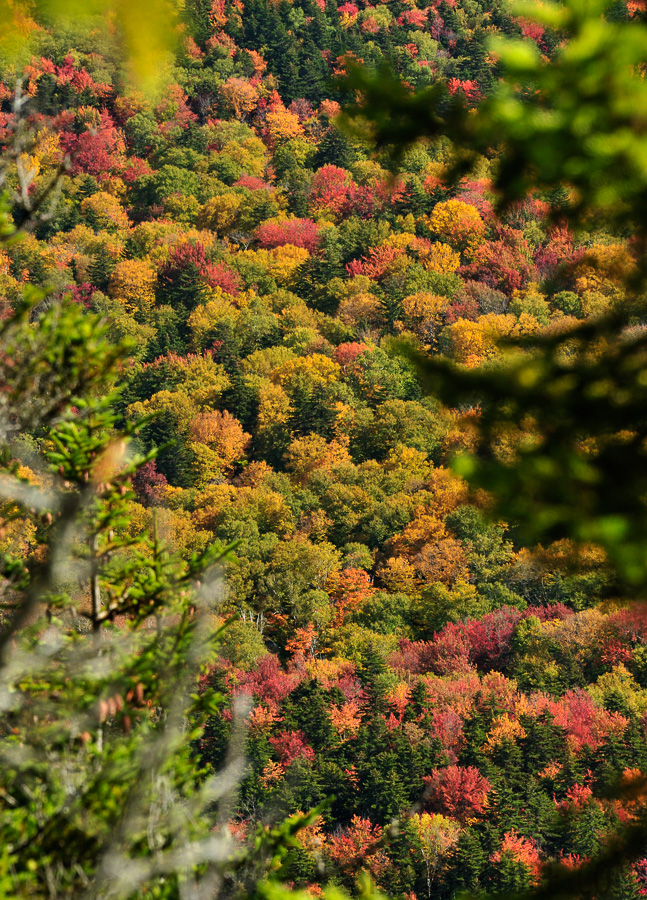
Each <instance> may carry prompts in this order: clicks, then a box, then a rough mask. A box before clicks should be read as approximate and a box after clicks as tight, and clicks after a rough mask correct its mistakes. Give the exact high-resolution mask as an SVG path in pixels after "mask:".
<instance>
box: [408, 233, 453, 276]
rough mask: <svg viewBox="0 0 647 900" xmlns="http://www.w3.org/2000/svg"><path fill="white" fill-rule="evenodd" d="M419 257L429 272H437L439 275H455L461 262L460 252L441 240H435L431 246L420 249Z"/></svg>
mask: <svg viewBox="0 0 647 900" xmlns="http://www.w3.org/2000/svg"><path fill="white" fill-rule="evenodd" d="M418 257H419V259H420V262H421V264H422V265H423V267H424V268H425V269H427V271H428V272H437V273H438V274H439V275H453V274H454V272H455V271H456V269H458V267H459V266H460V264H461V258H460V256H459V254H458V253H456V252H455V251H454V250H452V248H451V247H450V246H449V245H448V244H441V243H440V241H435V242H434V243H433V244H431V245H430V246H429V247H422V248H421V249H420V250H419V251H418Z"/></svg>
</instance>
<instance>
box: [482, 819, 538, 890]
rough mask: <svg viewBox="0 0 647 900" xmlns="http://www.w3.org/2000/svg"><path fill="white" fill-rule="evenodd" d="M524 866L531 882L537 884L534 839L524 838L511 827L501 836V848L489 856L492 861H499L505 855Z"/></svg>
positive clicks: (536, 860)
mask: <svg viewBox="0 0 647 900" xmlns="http://www.w3.org/2000/svg"><path fill="white" fill-rule="evenodd" d="M506 856H507V857H508V858H509V859H512V860H514V861H515V862H517V863H520V864H521V865H523V866H525V868H526V869H528V872H529V874H530V876H531V879H532V883H533V884H537V882H538V881H539V875H540V871H541V861H540V859H539V851H538V850H537V846H536V844H535V842H534V841H532V840H531V839H530V838H525V837H523V836H522V835H520V834H517V832H516V831H515V830H514V829H512V830H511V831H508V832H507V833H506V834H505V835H504V836H503V841H502V843H501V849H500V850H497V851H496V853H493V854H492V856H491V857H490V860H491V861H492V862H495V863H496V862H501V861H502V860H503V859H504V858H505V857H506Z"/></svg>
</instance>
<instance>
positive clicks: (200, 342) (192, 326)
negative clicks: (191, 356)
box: [187, 288, 239, 351]
mask: <svg viewBox="0 0 647 900" xmlns="http://www.w3.org/2000/svg"><path fill="white" fill-rule="evenodd" d="M210 296H211V299H210V300H209V301H208V302H207V303H205V304H203V305H202V306H196V308H195V309H194V310H193V312H192V313H191V315H190V316H189V318H188V320H187V326H188V329H189V333H190V335H191V349H192V350H197V351H201V350H203V349H204V348H205V347H206V346H207V345H208V344H209V343H210V335H211V333H212V332H213V330H214V328H215V327H216V326H217V325H219V324H224V323H226V324H228V325H230V326H231V325H233V324H234V323H235V321H236V319H237V318H238V315H239V311H238V309H237V308H236V307H235V306H234V304H233V302H232V301H231V300H230V299H229V297H228V296H227V295H226V294H223V293H222V291H221V290H220V288H215V289H214V290H213V291H212V292H211V293H210Z"/></svg>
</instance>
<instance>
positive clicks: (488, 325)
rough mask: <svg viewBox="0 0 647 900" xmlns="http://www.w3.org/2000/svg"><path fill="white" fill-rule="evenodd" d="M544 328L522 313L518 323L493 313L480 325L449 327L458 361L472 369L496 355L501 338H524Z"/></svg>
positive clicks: (465, 322) (466, 323)
mask: <svg viewBox="0 0 647 900" xmlns="http://www.w3.org/2000/svg"><path fill="white" fill-rule="evenodd" d="M540 328H541V325H540V323H539V322H538V321H537V319H535V318H534V316H531V315H528V314H527V313H522V314H521V315H520V316H519V318H518V319H516V318H515V317H514V316H509V315H497V314H495V313H489V314H488V315H485V316H481V317H480V319H478V321H476V322H472V321H470V320H468V319H458V320H457V321H456V322H454V323H453V324H452V325H450V326H449V335H450V339H451V345H452V355H453V357H454V359H455V360H456V361H457V362H459V363H462V364H463V365H465V366H467V367H468V368H470V369H472V368H474V367H475V366H478V365H480V364H481V363H482V362H484V361H485V360H487V359H491V358H492V357H493V356H495V355H496V352H497V348H496V342H497V338H501V337H508V338H511V339H514V338H522V337H525V336H527V335H531V334H534V333H535V332H536V331H538V330H539V329H540Z"/></svg>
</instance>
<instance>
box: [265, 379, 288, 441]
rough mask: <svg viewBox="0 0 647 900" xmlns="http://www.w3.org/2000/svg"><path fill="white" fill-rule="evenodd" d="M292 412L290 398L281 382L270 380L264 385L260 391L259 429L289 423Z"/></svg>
mask: <svg viewBox="0 0 647 900" xmlns="http://www.w3.org/2000/svg"><path fill="white" fill-rule="evenodd" d="M291 412H292V409H291V407H290V398H289V397H288V395H287V394H286V393H285V391H284V390H283V388H282V387H281V385H280V384H272V383H271V382H268V383H266V384H264V385H262V387H261V388H260V390H259V393H258V418H257V422H258V427H259V429H261V430H262V429H264V428H268V427H270V426H272V425H283V424H285V423H287V422H288V421H289V418H290V414H291Z"/></svg>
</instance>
